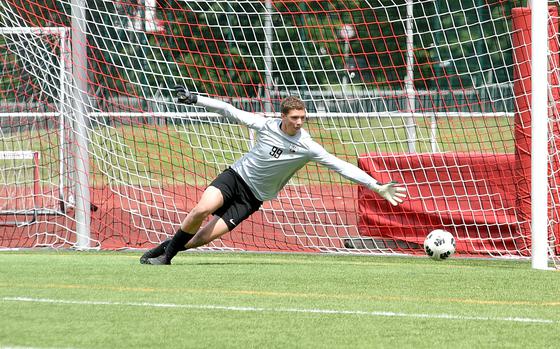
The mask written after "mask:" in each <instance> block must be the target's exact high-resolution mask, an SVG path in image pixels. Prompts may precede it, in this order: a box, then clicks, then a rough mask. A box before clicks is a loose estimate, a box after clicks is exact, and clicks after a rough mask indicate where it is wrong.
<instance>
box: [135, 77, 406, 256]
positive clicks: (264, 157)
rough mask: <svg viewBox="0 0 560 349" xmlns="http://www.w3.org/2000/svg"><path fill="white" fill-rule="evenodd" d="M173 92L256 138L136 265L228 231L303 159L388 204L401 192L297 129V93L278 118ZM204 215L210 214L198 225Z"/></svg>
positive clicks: (300, 118) (300, 117) (301, 116)
mask: <svg viewBox="0 0 560 349" xmlns="http://www.w3.org/2000/svg"><path fill="white" fill-rule="evenodd" d="M175 91H176V94H177V100H178V102H179V103H182V104H192V105H197V106H201V107H205V108H206V109H207V110H209V111H212V112H216V113H219V114H221V115H223V116H225V117H227V118H229V119H231V120H235V121H237V122H239V123H241V124H244V125H246V126H247V127H249V128H251V129H254V130H255V131H256V132H257V140H256V142H255V145H254V146H253V148H252V149H251V150H250V151H249V152H248V153H246V154H245V155H244V156H243V157H241V158H240V159H239V160H237V161H236V162H235V163H234V164H233V165H232V166H231V167H230V168H228V169H226V170H225V171H224V172H222V173H221V174H220V175H218V177H216V178H215V179H214V181H213V182H212V183H210V185H209V186H208V188H206V190H205V191H204V193H203V194H202V197H201V198H200V200H199V201H198V203H197V204H196V205H195V207H194V208H193V209H192V210H191V211H190V212H189V213H188V214H187V217H186V218H185V219H184V220H183V222H182V223H181V226H180V228H179V230H177V232H176V233H175V235H174V236H173V238H172V239H169V240H166V241H164V242H162V243H161V244H160V245H159V246H156V247H155V248H153V249H151V250H149V251H147V252H146V253H144V255H142V257H141V258H140V263H142V264H153V265H163V264H171V260H172V259H173V257H175V255H176V254H177V253H178V252H179V251H183V250H186V249H191V248H196V247H199V246H202V245H205V244H207V243H209V242H210V241H212V240H214V239H217V238H219V237H220V236H222V235H224V234H226V233H228V232H230V231H232V230H233V229H235V227H237V226H238V225H239V224H241V222H243V220H245V219H246V218H247V217H249V216H250V215H251V214H253V213H254V212H256V211H257V210H258V209H259V208H260V207H261V205H262V203H263V201H265V200H270V199H273V198H275V197H276V195H277V194H278V192H279V191H280V190H281V189H282V187H284V185H285V184H286V183H287V182H288V180H290V178H291V177H292V176H293V175H294V173H295V172H296V171H297V170H299V169H300V168H302V167H303V166H304V165H305V164H306V163H307V162H309V161H315V162H317V163H320V164H322V165H324V166H326V167H328V168H330V169H332V170H334V171H336V172H338V173H339V174H341V175H342V176H343V177H345V178H348V179H350V180H352V181H353V182H356V183H359V184H361V185H363V186H365V187H367V188H369V189H371V190H373V191H374V192H376V193H377V194H379V195H380V196H381V197H383V198H384V199H386V200H387V201H389V202H390V203H391V204H392V205H394V206H396V205H398V204H399V203H401V202H402V201H403V199H404V198H405V197H406V189H405V188H404V187H403V186H402V185H400V184H397V183H396V182H390V183H385V184H382V183H379V182H378V181H376V180H375V179H374V178H372V177H370V176H369V175H368V174H367V173H365V172H364V171H363V170H361V169H360V168H358V167H357V166H354V165H352V164H350V163H347V162H345V161H343V160H340V159H338V158H337V157H335V156H334V155H332V154H330V153H328V152H327V151H326V150H325V149H324V148H323V147H322V146H321V145H319V144H318V143H316V142H315V141H313V140H312V139H311V137H310V136H309V134H308V133H307V132H306V131H305V130H304V129H303V128H302V126H303V124H304V122H305V117H306V111H305V106H304V104H303V102H302V101H301V100H300V99H299V98H297V97H294V96H290V97H287V98H285V99H284V100H283V101H282V104H281V118H265V117H264V116H261V115H257V114H253V113H249V112H245V111H242V110H239V109H237V108H235V107H234V106H232V105H230V104H228V103H225V102H222V101H218V100H215V99H212V98H208V97H204V96H199V95H196V94H194V93H191V92H189V91H188V90H187V89H186V88H185V87H182V86H177V87H175ZM210 215H212V217H211V219H210V220H208V222H207V223H206V224H205V225H204V226H203V225H202V224H203V222H204V221H205V220H206V218H207V217H208V216H210Z"/></svg>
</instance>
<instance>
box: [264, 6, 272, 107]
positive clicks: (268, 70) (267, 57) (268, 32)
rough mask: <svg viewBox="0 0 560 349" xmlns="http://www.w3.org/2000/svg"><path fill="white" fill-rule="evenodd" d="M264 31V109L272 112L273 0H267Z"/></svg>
mask: <svg viewBox="0 0 560 349" xmlns="http://www.w3.org/2000/svg"><path fill="white" fill-rule="evenodd" d="M264 32H265V38H266V42H265V47H264V69H265V72H264V73H265V77H266V83H265V84H266V86H265V87H264V95H265V96H266V101H265V104H264V111H265V113H266V114H267V115H268V113H270V112H272V101H271V91H272V87H273V86H272V85H273V82H272V52H273V51H272V40H273V38H274V37H273V32H272V0H266V13H265V15H264Z"/></svg>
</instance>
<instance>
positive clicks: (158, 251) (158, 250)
mask: <svg viewBox="0 0 560 349" xmlns="http://www.w3.org/2000/svg"><path fill="white" fill-rule="evenodd" d="M170 242H171V239H167V240H165V241H164V242H162V243H161V244H159V245H158V246H156V247H154V248H152V249H150V250H148V251H146V252H145V253H144V254H143V255H142V257H140V263H142V264H148V259H149V258H155V257H159V256H161V255H162V254H164V253H165V249H166V248H167V245H169V243H170Z"/></svg>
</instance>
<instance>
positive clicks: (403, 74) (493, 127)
mask: <svg viewBox="0 0 560 349" xmlns="http://www.w3.org/2000/svg"><path fill="white" fill-rule="evenodd" d="M519 5H521V4H517V3H515V2H506V1H491V2H488V1H484V2H483V1H478V0H467V1H458V0H456V1H445V2H443V1H414V2H412V1H404V0H403V1H240V2H231V1H196V2H195V1H167V0H164V1H158V2H157V3H156V2H154V1H145V2H144V1H131V2H129V1H104V2H93V3H89V2H88V8H87V16H86V17H85V18H86V20H85V28H86V39H87V40H86V41H85V42H81V43H80V42H75V43H74V44H73V45H74V46H76V47H73V51H74V52H73V54H76V52H78V53H81V54H83V55H84V56H86V57H84V59H85V60H86V61H87V81H85V86H87V91H82V92H85V93H86V94H87V97H88V99H87V118H86V121H85V124H84V125H83V126H85V128H86V129H87V131H88V138H89V139H88V142H89V143H88V144H89V147H88V154H89V159H88V161H89V163H90V173H89V178H90V181H89V183H88V185H89V187H90V192H91V199H92V203H93V204H94V206H95V207H93V206H92V209H94V208H95V209H97V210H94V211H92V215H91V218H92V221H91V232H92V235H91V245H92V246H96V247H100V248H121V247H148V246H151V244H153V243H157V242H159V241H161V240H163V239H164V238H167V237H168V236H169V235H170V234H173V232H174V231H175V229H176V227H177V225H178V224H179V223H180V221H181V219H182V218H183V217H184V215H185V214H186V213H187V212H188V211H189V210H190V209H191V208H192V207H193V206H194V205H195V203H196V202H197V200H198V199H199V198H200V195H201V194H202V192H203V190H204V188H205V187H206V186H207V185H208V183H209V182H210V181H211V180H212V179H213V178H214V177H215V176H216V175H217V174H218V173H219V172H221V171H222V170H223V169H224V168H226V167H227V166H229V165H231V164H232V163H233V162H234V161H235V160H236V159H237V158H239V157H240V156H242V154H244V153H245V152H246V151H247V150H248V149H249V148H250V147H251V145H252V144H253V141H254V137H255V135H254V134H252V133H251V132H249V131H248V130H247V129H246V128H244V127H242V126H240V125H237V124H235V123H232V122H231V121H229V120H227V119H224V118H222V117H220V116H219V115H215V114H211V113H208V112H206V111H205V110H203V109H200V108H196V107H187V106H178V105H176V104H175V103H174V102H173V98H172V87H173V86H174V85H176V84H181V85H185V86H187V87H188V88H189V89H190V90H191V91H195V92H197V93H200V94H203V95H207V96H210V97H213V98H218V99H221V100H224V101H226V102H229V103H231V104H233V105H234V106H236V107H238V108H240V109H244V110H247V111H250V112H255V113H263V114H265V115H267V116H278V115H279V104H280V101H281V100H282V99H283V98H284V97H286V96H288V95H298V96H300V97H301V98H302V100H303V101H304V102H305V104H306V107H307V111H308V115H309V118H308V122H307V126H306V128H307V129H308V131H309V132H310V134H311V135H312V136H313V137H314V139H315V140H317V141H318V142H319V143H321V144H322V145H323V146H324V147H325V148H326V149H327V150H328V151H330V152H331V153H333V154H335V155H336V156H338V157H340V158H341V159H343V160H346V161H348V162H351V163H355V164H358V165H359V166H361V167H362V168H363V169H365V170H366V171H368V172H369V173H370V174H372V176H374V177H375V178H377V179H379V180H381V181H384V180H389V179H396V180H399V181H402V182H404V183H406V185H407V188H408V190H409V200H407V202H406V203H405V204H404V205H402V206H400V207H399V208H392V207H390V206H388V205H387V204H386V203H384V202H383V201H381V200H379V198H377V197H376V196H375V195H374V194H372V193H368V192H367V190H365V189H364V188H359V187H358V186H357V185H355V184H353V183H351V182H348V181H346V180H344V179H343V178H342V177H340V176H339V175H338V174H336V173H333V172H329V171H327V170H326V169H324V168H322V167H320V166H318V165H316V164H314V163H310V164H308V165H307V166H306V167H304V168H303V169H302V170H300V171H299V172H298V173H297V174H296V175H295V176H294V178H293V179H292V180H291V181H290V182H289V184H288V185H287V186H286V187H285V189H284V190H283V191H282V192H280V193H279V196H278V198H277V199H276V200H272V201H270V202H267V203H265V205H264V206H263V208H262V209H261V210H260V211H259V212H257V213H256V214H255V215H253V216H252V217H251V218H250V219H248V220H247V221H246V222H244V223H243V224H242V225H241V226H240V227H239V228H238V229H236V230H234V231H233V232H232V233H231V234H227V235H225V236H224V237H223V238H222V239H221V240H218V241H215V242H214V243H212V244H211V245H209V246H208V247H207V248H211V249H242V250H267V251H268V250H281V251H285V250H290V251H343V252H357V253H371V252H376V253H412V254H416V253H422V249H421V244H422V241H423V239H424V237H425V236H426V235H427V233H428V232H429V231H430V230H432V229H436V228H442V229H446V230H449V231H450V232H452V233H453V234H454V235H455V236H456V237H457V241H458V248H457V251H458V253H463V254H473V255H491V256H506V257H523V256H528V255H529V254H530V229H529V228H528V224H529V217H530V215H527V214H528V213H529V212H530V206H529V209H528V208H527V207H528V206H527V204H526V201H527V200H526V199H527V198H526V191H525V192H524V190H526V188H527V183H528V182H527V178H528V177H527V176H528V173H529V172H530V157H527V156H526V154H527V149H526V147H525V146H526V145H527V144H530V142H529V143H527V142H528V140H527V135H528V134H530V132H529V130H530V124H529V123H528V121H527V119H526V118H525V115H527V111H528V110H530V109H529V106H528V105H526V106H525V108H524V107H523V101H524V100H526V99H528V96H529V90H528V89H527V85H526V84H525V82H524V81H526V80H527V76H529V75H527V71H525V70H524V69H526V67H527V60H526V58H527V56H526V54H525V53H526V52H528V51H527V50H528V47H529V46H530V42H529V41H527V40H525V39H524V38H525V36H524V35H525V34H526V33H527V30H528V28H530V24H527V21H526V17H524V16H523V15H516V13H515V10H514V7H516V6H519ZM554 6H556V4H554ZM554 6H553V7H552V9H551V19H550V27H551V28H554V27H555V25H554V23H557V14H556V12H555V10H554ZM75 13H76V12H75ZM516 16H517V17H516ZM516 18H517V20H516ZM72 19H73V17H72V9H71V3H70V2H69V1H40V2H39V1H34V0H26V1H23V0H8V1H7V2H4V3H2V4H0V26H1V27H5V28H8V27H9V28H30V27H32V28H45V27H53V28H55V27H56V28H70V27H71V25H72ZM524 33H525V34H524ZM49 35H50V36H52V37H54V38H55V39H52V40H51V41H52V42H51V41H49V40H48V39H45V34H44V33H42V34H38V33H37V32H35V33H31V34H26V35H21V34H20V35H17V36H16V35H15V34H9V35H8V34H4V35H3V36H2V37H1V38H2V39H1V40H3V41H2V48H3V50H4V52H8V53H9V55H7V56H4V55H3V56H2V57H16V56H17V57H18V59H20V60H21V61H22V62H24V64H23V63H22V64H23V65H22V66H21V67H19V68H18V69H20V70H19V71H18V72H19V73H16V70H14V69H16V67H15V63H13V64H12V63H10V64H7V63H6V62H3V64H2V69H4V71H5V74H3V75H2V76H3V78H2V80H1V84H2V85H1V86H2V89H1V90H2V91H0V103H1V104H0V105H1V106H2V110H3V111H6V113H8V114H9V115H8V116H6V117H4V118H3V119H2V120H3V121H2V122H3V126H2V130H3V132H9V134H10V137H11V139H17V141H13V142H10V141H3V143H2V147H3V149H2V150H29V149H36V150H38V151H40V152H41V166H43V167H45V166H47V165H46V161H47V160H46V159H48V158H49V157H48V156H47V155H44V154H43V153H45V152H46V153H48V151H47V149H59V147H57V146H56V144H57V142H60V139H62V140H64V142H63V143H64V144H67V143H68V144H70V143H72V141H74V140H75V137H71V135H69V132H70V133H72V132H73V131H74V130H75V123H76V122H79V120H80V119H77V118H76V117H75V114H76V112H75V111H76V108H75V102H73V101H74V100H75V96H74V95H73V94H72V90H71V88H70V87H68V86H74V84H75V83H76V76H77V75H76V74H74V76H72V74H71V72H70V71H69V68H68V67H70V66H71V61H70V58H68V57H67V56H65V54H68V52H67V51H66V50H65V49H64V48H62V49H61V46H60V45H61V42H63V41H60V35H58V34H57V35H52V34H49ZM67 38H68V37H67ZM557 41H558V35H557V30H551V32H550V38H549V42H550V43H555V42H557ZM77 45H81V46H79V51H76V49H78V46H77ZM550 46H551V53H550V66H551V69H550V70H551V77H554V76H556V74H557V69H556V68H557V66H558V64H557V58H555V57H557V55H558V49H557V47H558V45H557V44H556V45H553V44H551V45H550ZM36 52H39V54H36ZM2 59H3V60H6V59H10V58H2ZM61 66H62V70H61ZM74 69H76V68H74ZM64 71H66V73H64ZM25 76H28V77H29V78H28V80H24V79H25ZM557 81H558V79H557V78H551V85H550V91H551V96H556V94H555V93H556V92H555V91H556V90H555V86H556V85H557ZM22 91H25V92H24V94H23V95H21V93H22ZM18 96H24V97H21V98H20V97H18ZM61 96H62V97H61ZM18 98H19V99H18ZM551 100H552V101H555V100H556V97H554V98H551ZM551 103H552V104H553V105H555V104H554V103H553V102H551ZM37 104H38V105H37ZM550 109H551V111H550V114H551V115H550V119H549V120H550V125H551V126H550V131H551V132H550V135H551V139H550V141H549V144H550V164H551V165H550V169H551V171H550V172H551V173H550V176H549V178H550V184H551V186H550V196H551V201H552V205H551V206H550V207H551V208H550V216H551V221H550V232H549V237H550V246H551V255H555V254H556V252H557V251H556V249H557V248H558V244H557V242H556V236H557V235H558V232H557V231H556V230H555V229H556V228H555V227H556V225H557V224H556V223H557V221H558V217H557V216H558V213H557V205H556V203H557V199H554V198H555V197H556V198H557V197H558V195H557V194H558V193H557V191H558V185H557V177H558V171H559V170H558V166H557V163H558V160H557V159H558V151H557V140H558V137H559V136H558V130H557V126H556V125H557V117H556V116H555V115H557V114H556V108H555V107H554V106H553V107H551V108H550ZM29 111H32V112H34V113H39V114H33V115H34V116H33V117H27V119H26V120H29V121H28V122H29V123H30V124H31V125H32V127H33V128H34V130H36V131H35V133H33V134H31V133H26V131H25V130H23V129H21V125H20V124H21V122H20V121H19V120H22V118H24V116H22V115H24V114H23V113H26V112H29ZM48 113H55V114H56V115H61V117H53V116H49V114H48ZM6 115H7V114H6ZM6 120H8V121H6ZM61 120H63V121H61ZM61 122H64V125H63V127H60V123H61ZM57 125H58V126H59V127H57ZM55 129H56V130H57V131H55ZM67 129H70V130H69V131H68V130H67ZM60 130H67V131H60ZM528 132H529V133H528ZM45 134H47V135H48V134H50V135H51V138H50V139H49V137H48V136H45ZM6 139H9V138H6ZM25 142H28V144H29V145H27V144H25ZM32 142H33V148H30V147H31V143H32ZM49 142H50V143H49ZM74 143H75V142H74ZM49 146H50V147H51V148H49ZM64 149H66V148H63V150H62V151H60V150H57V154H58V153H60V154H63V153H64V151H66V152H68V153H69V154H70V153H71V152H72V148H71V146H70V145H68V149H67V150H64ZM70 155H71V154H70ZM64 159H65V157H64V156H63V155H57V156H56V157H52V160H51V161H52V164H53V166H54V164H59V163H61V162H64V161H66V160H64ZM528 159H529V160H528ZM528 161H529V162H528ZM64 168H66V170H63V171H62V172H61V173H63V175H62V176H63V177H65V178H66V177H67V178H69V179H68V180H67V182H68V183H72V179H73V178H74V177H73V175H72V173H73V172H72V171H73V170H72V166H70V165H66V166H65V167H64ZM527 171H529V172H527ZM58 172H60V170H59V171H53V173H58ZM65 173H68V174H65ZM42 175H43V174H42ZM42 180H43V179H42ZM529 180H530V178H529ZM65 181H66V180H65ZM65 181H63V182H64V183H63V184H62V185H58V184H56V186H57V187H64V185H66V184H65V183H66V182H65ZM524 181H525V182H524ZM53 182H54V183H56V182H57V181H56V180H53ZM62 192H64V190H62ZM524 193H525V194H524ZM555 195H556V196H555ZM60 196H61V197H63V200H62V201H63V203H66V202H70V201H71V200H70V199H69V198H70V197H71V196H72V195H70V194H66V195H60ZM65 206H68V207H70V208H71V207H72V205H71V202H70V203H69V204H68V205H66V204H65ZM43 219H44V220H45V223H44V225H45V226H49V225H52V227H48V228H45V229H46V230H48V231H49V234H51V233H52V234H53V235H58V236H63V238H62V240H61V241H64V244H69V245H72V244H73V243H74V241H75V238H73V237H72V231H73V229H74V228H75V222H74V215H73V214H72V212H70V210H63V212H62V213H61V214H60V215H59V216H57V218H56V219H55V221H56V223H54V224H51V223H49V222H47V218H43ZM25 229H28V230H30V229H35V228H33V227H32V226H31V227H27V228H25ZM2 231H8V230H7V229H3V230H2ZM20 231H21V232H20V234H27V233H25V232H23V231H24V229H20ZM6 234H11V235H14V234H17V233H16V232H15V230H14V232H9V233H6ZM29 240H32V239H29ZM13 244H15V243H14V242H6V240H5V239H0V245H2V246H8V245H9V246H8V247H10V246H12V245H13ZM18 244H19V243H18ZM30 244H31V245H33V244H34V242H33V243H30Z"/></svg>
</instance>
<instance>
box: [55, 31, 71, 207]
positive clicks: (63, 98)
mask: <svg viewBox="0 0 560 349" xmlns="http://www.w3.org/2000/svg"><path fill="white" fill-rule="evenodd" d="M69 46H70V45H69V42H68V32H67V30H66V28H64V30H63V31H62V32H61V34H60V73H59V74H60V75H59V79H60V85H59V86H60V94H59V98H60V101H59V102H58V111H59V112H60V116H59V128H58V132H59V137H60V138H59V140H58V142H59V145H58V157H59V159H58V161H59V164H58V165H59V168H58V170H59V172H58V173H59V174H58V177H59V178H58V199H59V200H60V201H61V202H62V205H63V206H61V207H66V205H65V204H64V200H66V198H65V197H64V179H65V172H66V170H67V169H66V168H65V166H64V161H65V159H64V155H65V154H64V149H65V148H66V139H65V129H66V125H65V123H64V122H65V119H66V116H67V115H66V111H67V110H68V108H67V105H66V103H68V101H69V98H68V96H67V95H66V91H67V90H66V88H67V87H66V78H67V75H66V74H67V68H66V61H67V60H69V59H70V47H69Z"/></svg>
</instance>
